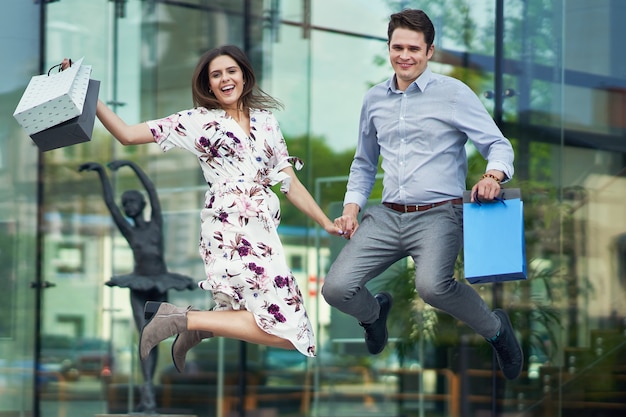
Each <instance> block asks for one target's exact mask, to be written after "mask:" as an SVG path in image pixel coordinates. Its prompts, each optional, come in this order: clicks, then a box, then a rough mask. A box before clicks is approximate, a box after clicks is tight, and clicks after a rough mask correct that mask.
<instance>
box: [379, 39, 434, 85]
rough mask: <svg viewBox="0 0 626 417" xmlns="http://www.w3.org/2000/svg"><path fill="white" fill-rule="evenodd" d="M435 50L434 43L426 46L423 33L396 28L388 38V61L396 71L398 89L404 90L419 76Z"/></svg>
mask: <svg viewBox="0 0 626 417" xmlns="http://www.w3.org/2000/svg"><path fill="white" fill-rule="evenodd" d="M434 51H435V47H434V45H430V48H428V49H427V48H426V41H424V34H423V33H422V32H416V31H414V30H410V29H404V28H398V29H396V30H394V31H393V34H392V35H391V39H390V40H389V61H390V62H391V66H392V67H393V70H394V72H395V73H396V80H397V83H398V86H397V87H398V89H400V90H402V91H404V90H406V89H407V87H408V86H409V85H410V84H411V83H412V82H413V81H415V80H416V79H417V77H419V76H420V75H421V74H422V73H423V72H424V70H425V69H426V66H427V65H428V61H429V60H430V58H432V56H433V52H434Z"/></svg>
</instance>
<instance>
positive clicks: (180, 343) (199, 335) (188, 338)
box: [172, 330, 213, 374]
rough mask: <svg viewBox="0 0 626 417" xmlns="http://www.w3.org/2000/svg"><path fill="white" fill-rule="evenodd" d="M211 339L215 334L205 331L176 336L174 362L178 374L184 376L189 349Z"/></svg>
mask: <svg viewBox="0 0 626 417" xmlns="http://www.w3.org/2000/svg"><path fill="white" fill-rule="evenodd" d="M210 337H213V333H211V332H207V331H203V330H187V331H186V332H182V333H179V334H178V336H176V340H174V343H173V344H172V361H173V362H174V367H175V368H176V370H177V371H178V372H180V373H181V374H182V373H183V372H184V371H185V358H186V356H187V352H188V351H189V349H191V348H192V347H194V346H196V345H198V344H199V343H200V342H202V339H208V338H210Z"/></svg>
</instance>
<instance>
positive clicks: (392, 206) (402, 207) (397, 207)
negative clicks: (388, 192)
mask: <svg viewBox="0 0 626 417" xmlns="http://www.w3.org/2000/svg"><path fill="white" fill-rule="evenodd" d="M444 204H463V199H462V198H453V199H452V200H445V201H439V202H437V203H432V204H424V205H423V206H415V205H413V206H411V205H409V206H405V205H403V204H396V203H383V205H384V206H385V207H389V208H390V209H392V210H395V211H398V212H400V213H413V212H415V211H426V210H428V209H431V208H433V207H439V206H443V205H444Z"/></svg>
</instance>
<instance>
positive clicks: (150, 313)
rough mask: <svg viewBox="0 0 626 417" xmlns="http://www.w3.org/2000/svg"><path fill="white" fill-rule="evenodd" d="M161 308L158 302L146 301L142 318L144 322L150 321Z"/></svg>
mask: <svg viewBox="0 0 626 417" xmlns="http://www.w3.org/2000/svg"><path fill="white" fill-rule="evenodd" d="M159 307H161V303H160V302H158V301H147V302H146V304H145V306H144V308H143V317H144V318H145V319H146V320H152V317H154V315H155V314H156V312H157V311H158V310H159Z"/></svg>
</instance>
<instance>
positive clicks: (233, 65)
mask: <svg viewBox="0 0 626 417" xmlns="http://www.w3.org/2000/svg"><path fill="white" fill-rule="evenodd" d="M244 84H245V81H244V77H243V72H242V71H241V68H240V67H239V65H238V64H237V62H236V61H235V60H234V59H233V58H231V57H230V56H228V55H219V56H217V57H216V58H215V59H214V60H213V61H211V63H210V64H209V85H210V87H211V91H212V93H213V95H215V98H216V99H217V101H219V102H220V104H221V105H222V108H224V110H237V103H238V102H239V99H240V98H241V94H242V93H243V86H244Z"/></svg>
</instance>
